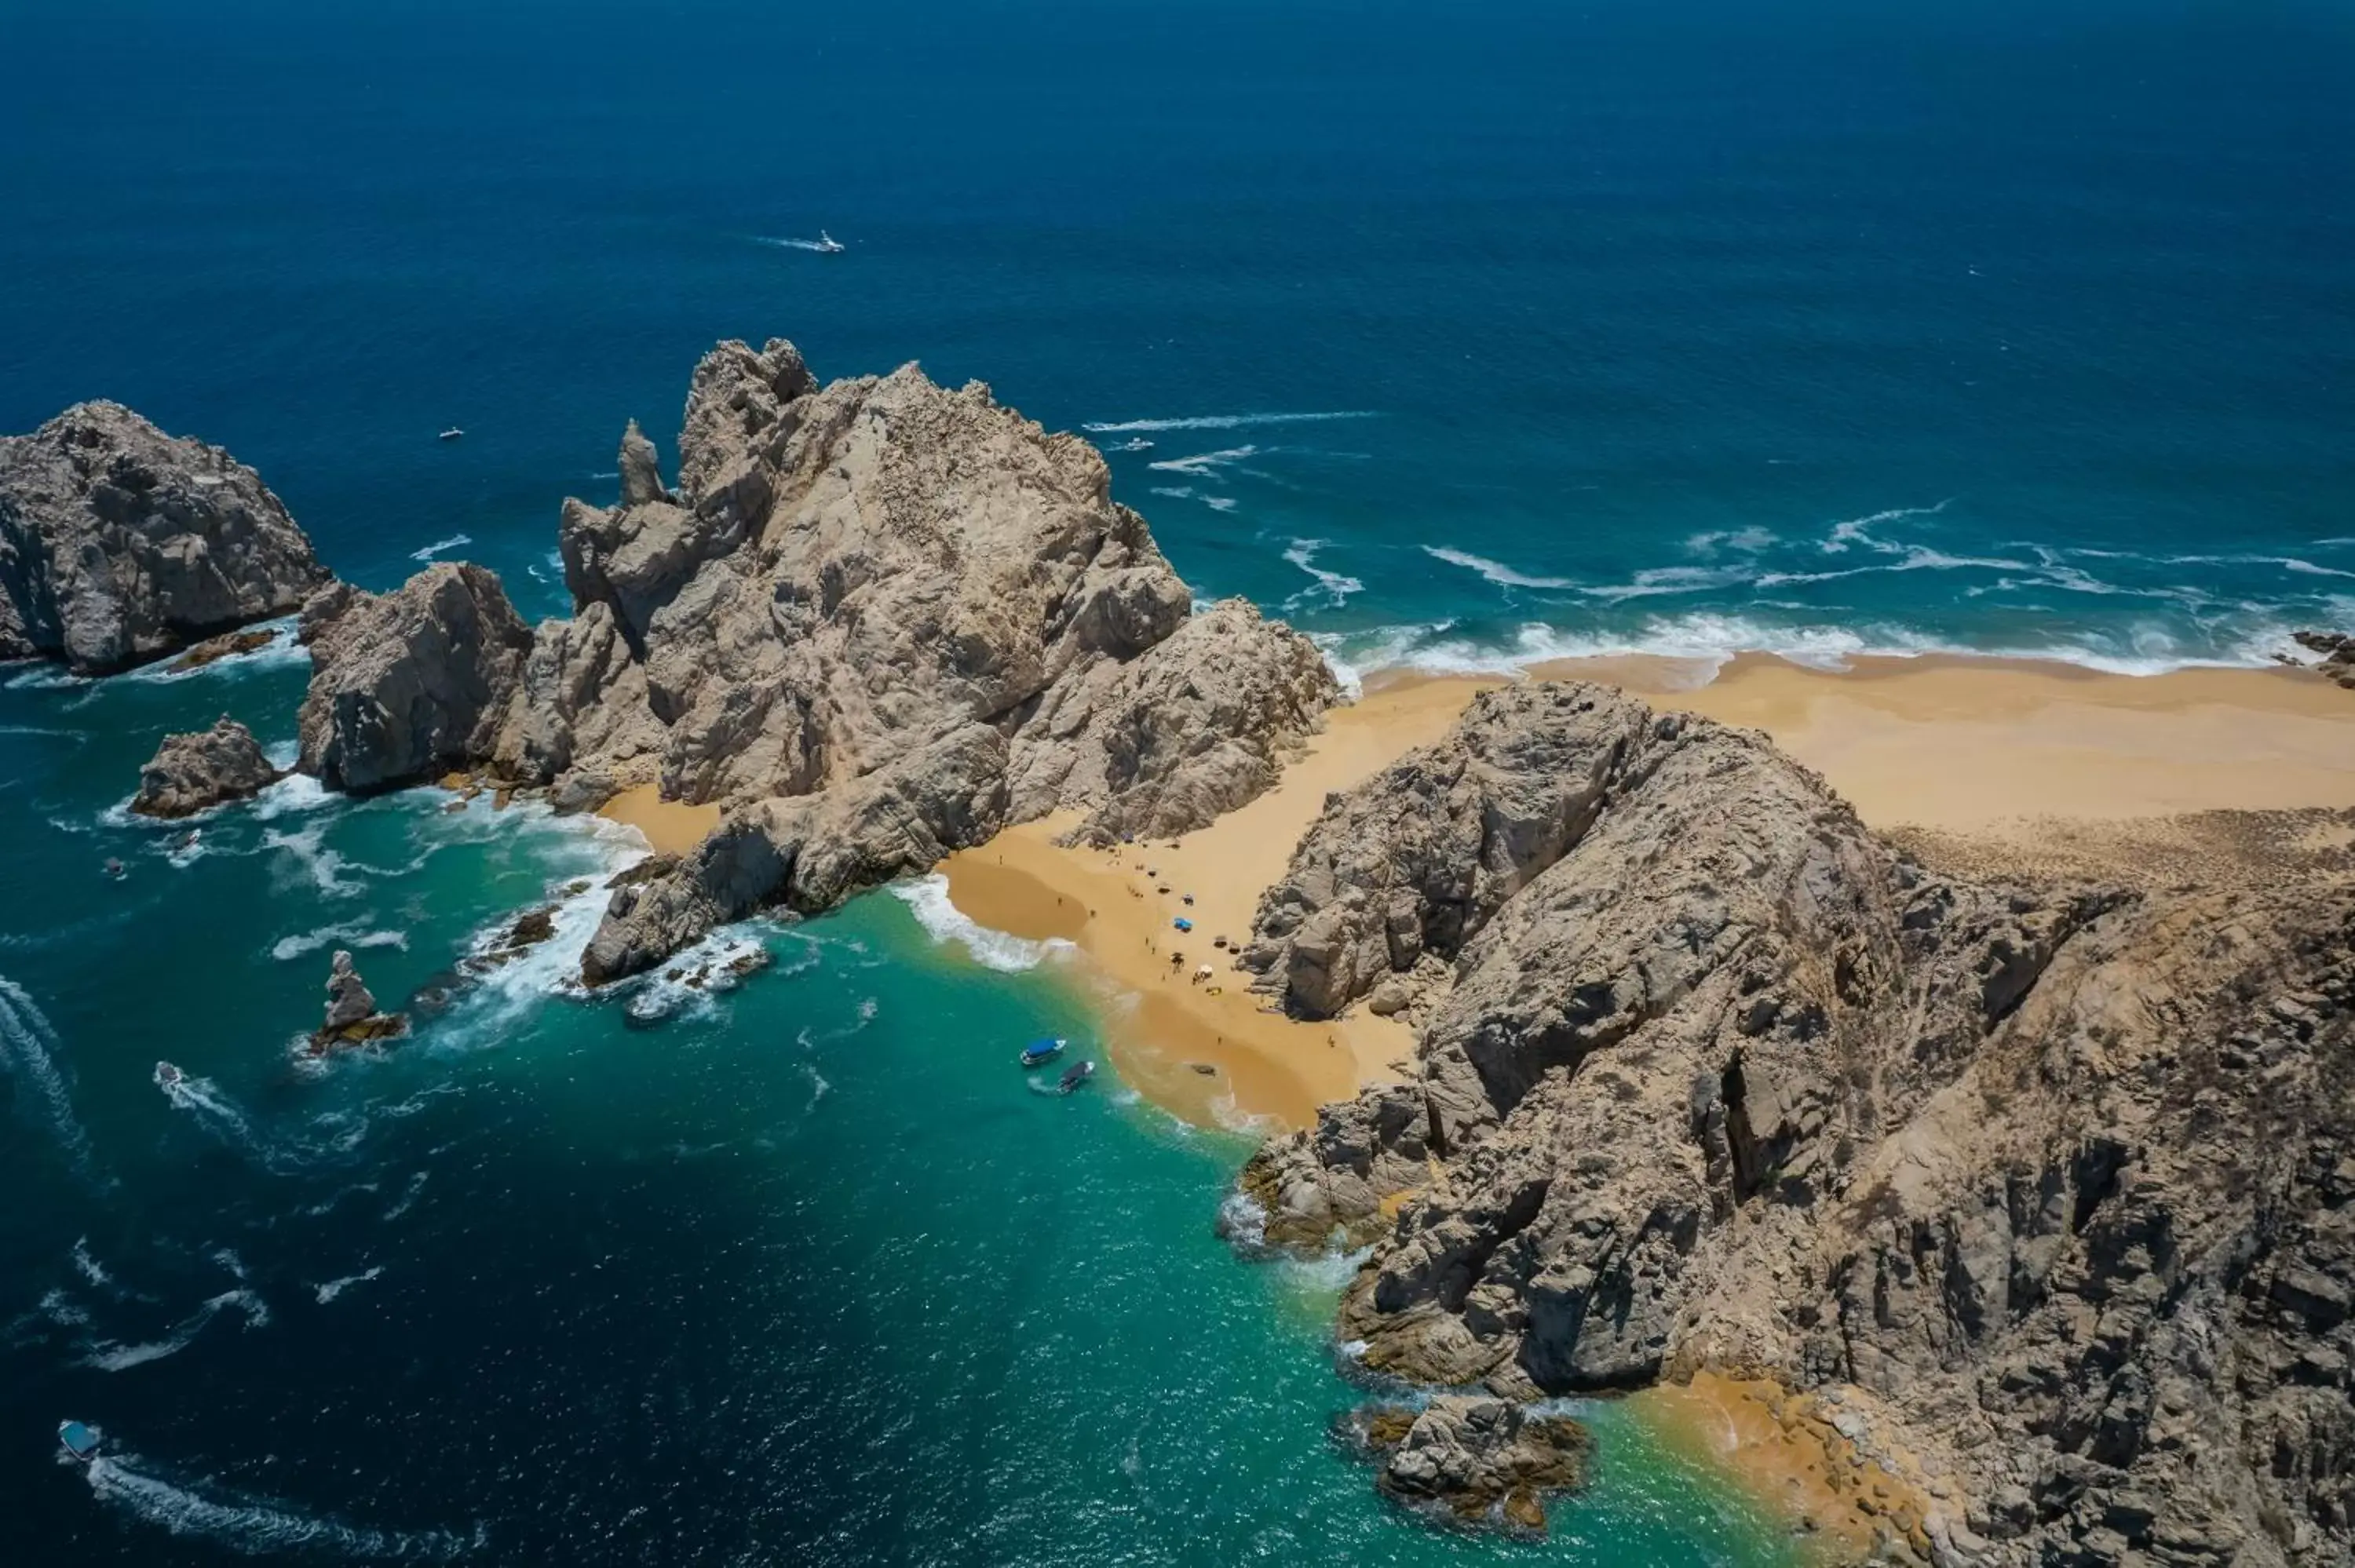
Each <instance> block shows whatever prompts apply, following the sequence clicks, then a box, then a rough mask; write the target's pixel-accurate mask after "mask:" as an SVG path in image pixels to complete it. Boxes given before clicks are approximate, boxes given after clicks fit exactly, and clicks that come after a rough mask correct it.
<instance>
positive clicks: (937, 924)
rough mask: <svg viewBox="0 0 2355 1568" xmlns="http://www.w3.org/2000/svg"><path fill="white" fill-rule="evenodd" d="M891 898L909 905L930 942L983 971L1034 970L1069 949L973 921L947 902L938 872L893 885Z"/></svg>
mask: <svg viewBox="0 0 2355 1568" xmlns="http://www.w3.org/2000/svg"><path fill="white" fill-rule="evenodd" d="M891 895H892V896H893V897H895V898H897V899H899V900H900V903H902V904H905V905H906V906H908V908H909V909H910V910H911V912H912V913H913V914H914V915H915V916H916V923H917V924H918V925H920V926H922V927H923V928H924V929H925V931H926V932H928V933H930V935H931V936H932V940H934V941H936V942H942V943H948V942H954V943H955V944H957V945H958V946H959V947H962V948H964V950H965V951H966V952H967V953H970V954H971V955H972V956H973V960H974V962H975V963H977V964H979V965H981V966H982V967H983V968H985V969H998V970H1001V971H1003V972H1006V973H1008V974H1012V973H1016V972H1018V971H1020V970H1022V969H1036V968H1038V967H1039V963H1040V962H1041V961H1042V960H1044V959H1046V957H1047V956H1048V955H1049V954H1050V953H1055V952H1066V951H1069V950H1070V948H1071V943H1069V942H1067V941H1065V940H1063V939H1062V938H1060V937H1053V938H1049V939H1047V940H1046V941H1043V942H1033V941H1028V940H1026V939H1025V938H1020V937H1015V936H1009V935H1007V933H1006V932H1004V931H993V930H991V929H990V928H989V927H986V926H984V925H981V924H979V923H977V922H975V920H974V919H973V918H972V917H971V916H967V915H966V914H965V913H964V911H963V910H961V909H959V908H958V907H957V906H955V905H954V903H952V902H950V900H949V879H948V878H947V877H945V876H943V875H942V874H939V873H938V872H934V873H932V874H930V875H928V876H919V877H913V878H911V879H909V880H906V881H903V882H895V883H893V884H892V885H891Z"/></svg>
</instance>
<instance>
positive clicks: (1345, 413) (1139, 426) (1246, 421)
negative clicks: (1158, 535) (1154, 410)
mask: <svg viewBox="0 0 2355 1568" xmlns="http://www.w3.org/2000/svg"><path fill="white" fill-rule="evenodd" d="M1379 418H1381V415H1380V413H1378V412H1377V411H1376V410H1374V409H1371V408H1336V409H1332V410H1330V411H1327V412H1323V413H1311V414H1198V415H1194V416H1192V417H1191V418H1177V419H1099V420H1093V421H1091V422H1090V423H1087V424H1084V425H1082V426H1081V427H1080V429H1083V430H1085V431H1087V432H1088V433H1089V434H1091V435H1097V436H1126V435H1136V434H1139V433H1141V432H1144V431H1146V430H1240V429H1245V428H1247V427H1249V426H1252V425H1315V424H1322V423H1324V422H1325V421H1327V420H1328V419H1379ZM1153 466H1154V467H1156V468H1159V467H1160V466H1161V465H1160V464H1159V463H1156V464H1154V465H1153Z"/></svg>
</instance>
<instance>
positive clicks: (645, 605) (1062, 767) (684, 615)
mask: <svg viewBox="0 0 2355 1568" xmlns="http://www.w3.org/2000/svg"><path fill="white" fill-rule="evenodd" d="M620 469H621V476H622V483H621V498H620V500H619V502H618V503H617V504H615V505H613V506H612V507H596V506H591V505H589V504H587V503H583V502H580V501H567V502H566V503H565V504H564V507H563V512H562V515H561V517H560V520H559V546H560V549H561V553H562V557H563V561H564V569H565V580H566V583H567V585H568V587H569V588H570V593H571V595H572V598H573V601H574V613H573V614H572V616H571V617H570V619H567V620H551V621H549V622H546V623H544V624H543V625H541V626H540V627H538V629H537V630H534V631H531V632H530V633H528V634H527V635H518V633H519V630H520V629H519V628H517V627H515V626H512V625H510V624H509V622H510V620H511V619H512V612H511V611H506V609H505V606H506V600H505V596H504V595H503V594H498V593H497V591H496V579H495V578H491V577H490V576H489V574H487V573H483V572H479V571H478V570H477V569H476V568H472V567H468V568H464V573H465V574H470V575H464V576H463V577H460V576H453V574H457V573H459V572H460V568H455V567H436V568H432V569H430V570H429V571H427V572H426V573H423V574H421V575H420V577H418V578H416V579H413V580H412V581H411V582H410V583H409V584H408V585H406V586H405V587H403V588H401V589H400V590H398V591H397V592H396V593H394V594H391V595H388V596H385V597H384V598H383V599H366V598H365V596H362V597H358V598H355V597H353V596H350V595H348V594H347V593H343V592H338V593H336V594H333V595H330V596H329V597H328V598H327V599H324V600H323V601H322V602H321V603H320V604H319V605H317V606H316V607H314V609H312V610H308V611H306V612H305V615H304V624H305V636H306V637H307V638H309V639H310V641H311V642H312V648H313V652H314V657H315V658H316V659H317V661H318V669H317V673H316V674H315V676H314V680H313V683H312V688H311V692H310V695H309V698H308V699H307V700H306V702H305V703H304V722H303V758H304V761H303V766H304V768H307V769H310V770H312V771H314V772H317V773H318V774H320V776H321V777H322V778H323V779H326V780H327V781H329V782H330V783H335V784H337V785H339V786H341V787H345V788H352V789H365V788H373V787H377V786H378V785H381V784H386V783H393V782H400V781H403V780H407V779H415V778H419V777H422V776H426V775H428V774H431V773H433V772H437V771H441V770H443V769H447V768H454V767H481V768H486V769H488V770H490V771H491V772H493V773H495V774H496V775H497V776H499V777H500V778H502V779H505V780H506V781H509V782H511V783H514V784H517V785H518V786H522V787H546V788H549V789H550V790H551V792H552V794H553V796H554V797H555V798H556V799H558V800H561V801H564V802H566V803H570V804H594V803H595V802H596V801H597V800H599V799H601V798H602V796H604V795H606V794H610V793H612V792H613V791H614V790H616V789H623V788H625V787H629V786H633V785H640V784H646V783H654V782H659V784H660V785H661V787H662V790H663V793H664V794H665V795H666V796H667V797H669V798H672V799H677V800H687V801H692V802H697V803H706V802H716V803H719V804H720V805H722V806H723V807H725V808H726V810H727V816H726V820H725V825H724V826H723V828H722V829H721V831H720V832H718V833H716V834H714V835H713V837H712V839H711V840H710V841H709V842H708V843H706V844H705V845H704V847H703V848H702V850H701V851H700V852H699V853H697V854H695V855H693V856H690V857H687V859H685V860H683V861H680V862H677V863H672V864H669V865H667V866H666V868H664V869H663V871H662V873H661V874H658V875H655V876H651V877H649V878H647V879H645V880H642V881H640V882H638V883H636V884H634V885H632V886H630V887H627V888H624V889H622V890H621V891H619V892H617V894H616V895H615V897H614V901H613V908H612V910H611V912H610V913H609V915H608V916H607V918H606V920H605V923H604V926H603V928H602V929H601V930H600V931H599V932H598V934H597V936H596V938H595V940H594V941H593V943H592V944H591V948H590V950H589V956H588V959H587V962H586V964H585V966H584V967H585V971H586V973H587V975H588V977H589V978H590V979H591V981H592V982H595V981H599V980H607V979H612V978H615V977H618V976H621V975H625V974H629V973H632V972H634V971H636V970H638V969H644V968H645V967H647V966H649V965H651V964H653V963H655V962H656V961H658V960H659V959H661V958H663V957H664V956H666V954H668V953H670V952H673V951H675V950H677V948H679V947H680V946H682V945H683V944H685V943H687V942H690V941H693V940H695V939H696V938H698V937H700V936H701V935H702V934H703V933H704V932H706V931H708V930H709V929H710V928H711V927H712V926H713V925H714V924H716V923H718V922H720V921H724V920H728V919H733V918H736V917H738V916H742V915H744V914H746V913H749V912H750V911H751V910H752V909H755V908H759V907H762V906H773V905H784V906H790V907H794V908H802V909H815V908H823V907H826V906H830V905H832V904H834V903H836V902H837V901H838V900H840V899H841V898H842V897H844V896H845V895H847V894H849V893H851V892H854V891H856V890H857V889H858V888H860V887H863V886H867V885H871V884H873V883H876V882H879V881H882V880H885V879H887V878H889V877H890V876H893V875H896V874H900V872H903V871H907V870H911V869H918V868H922V867H924V866H928V865H930V864H932V863H933V862H934V861H936V860H938V859H939V858H940V857H941V856H942V855H943V854H945V853H948V852H949V851H950V850H953V849H956V848H960V847H964V846H966V845H970V844H974V843H977V842H981V841H983V840H984V839H986V838H988V837H989V836H990V835H991V834H993V833H995V832H997V831H998V830H999V829H1000V828H1002V827H1005V826H1006V825H1007V824H1009V823H1011V822H1017V821H1027V820H1028V819H1031V818H1035V817H1039V816H1042V815H1045V814H1047V813H1050V812H1052V811H1056V810H1076V811H1079V812H1082V813H1083V818H1082V822H1081V824H1080V826H1079V827H1078V829H1077V830H1076V831H1077V832H1080V833H1081V834H1082V835H1083V836H1085V837H1087V838H1089V839H1092V840H1094V841H1097V842H1105V841H1110V840H1114V839H1117V838H1119V837H1120V836H1122V835H1124V834H1128V833H1153V834H1160V833H1170V832H1182V831H1184V830H1186V829H1188V828H1191V827H1196V826H1199V825H1201V824H1202V823H1205V822H1207V821H1209V820H1210V819H1211V818H1212V817H1214V816H1216V815H1217V814H1218V813H1220V811H1223V810H1228V809H1230V808H1231V807H1233V806H1236V805H1239V804H1241V802H1242V801H1244V800H1249V799H1251V798H1252V796H1253V795H1256V794H1257V793H1259V792H1260V791H1261V790H1263V789H1265V788H1266V787H1267V786H1268V785H1269V784H1271V783H1273V781H1274V779H1275V776H1276V773H1277V771H1278V769H1279V768H1280V766H1281V761H1282V759H1283V758H1284V756H1285V755H1286V754H1287V753H1288V752H1289V751H1291V750H1292V749H1294V748H1295V747H1297V746H1298V745H1299V744H1300V742H1301V741H1302V740H1304V739H1305V736H1307V735H1308V734H1309V733H1310V732H1311V731H1312V730H1313V729H1314V728H1315V727H1316V725H1317V724H1318V723H1319V722H1320V715H1322V713H1323V711H1324V709H1325V708H1326V707H1327V706H1328V705H1330V704H1331V703H1332V702H1334V701H1335V700H1336V699H1337V695H1338V691H1337V686H1336V684H1335V682H1334V680H1333V678H1332V676H1331V674H1330V673H1329V672H1328V671H1327V669H1326V667H1325V664H1324V662H1323V661H1322V659H1321V658H1320V657H1319V656H1318V655H1317V653H1316V650H1315V649H1314V648H1313V647H1312V646H1311V645H1310V644H1309V643H1308V642H1307V641H1305V639H1303V638H1301V637H1299V636H1298V635H1296V634H1295V633H1294V632H1293V631H1291V630H1289V629H1288V628H1286V627H1284V626H1283V625H1281V624H1280V623H1277V622H1273V621H1268V620H1263V619H1262V618H1261V617H1260V615H1259V613H1258V612H1257V611H1256V610H1255V609H1252V607H1251V606H1250V605H1248V604H1246V603H1243V602H1241V601H1240V600H1236V601H1230V602H1227V603H1223V604H1220V605H1216V606H1213V607H1210V608H1209V609H1208V610H1206V611H1202V612H1200V613H1197V609H1196V607H1195V605H1194V603H1193V600H1192V596H1191V595H1190V594H1189V593H1188V590H1187V588H1186V586H1185V584H1184V583H1183V582H1181V581H1180V580H1179V579H1178V577H1177V574H1176V573H1175V572H1174V571H1172V570H1171V569H1170V567H1169V564H1168V562H1167V560H1165V559H1164V558H1163V557H1162V555H1161V552H1160V551H1159V549H1158V548H1156V546H1155V545H1154V542H1153V538H1152V535H1151V534H1150V532H1149V531H1148V530H1147V529H1146V525H1145V522H1144V519H1142V518H1141V517H1139V516H1138V515H1137V514H1135V513H1134V512H1132V511H1130V510H1129V509H1128V508H1126V507H1124V506H1122V505H1120V504H1118V503H1115V502H1114V501H1113V500H1112V498H1111V494H1110V473H1109V471H1108V470H1107V469H1106V467H1105V465H1104V461H1103V457H1102V456H1101V455H1100V454H1099V453H1098V452H1097V451H1096V450H1095V449H1094V448H1092V447H1091V446H1090V445H1088V443H1087V442H1085V441H1084V440H1080V439H1079V438H1077V437H1075V436H1071V435H1060V434H1050V433H1048V432H1047V431H1045V430H1043V429H1040V428H1039V426H1038V425H1036V424H1034V423H1032V422H1031V421H1029V420H1028V419H1025V418H1022V417H1021V416H1020V415H1019V414H1018V413H1016V412H1014V411H1013V410H1012V409H1009V408H1002V407H1000V406H999V405H998V404H997V403H996V401H995V400H994V399H993V398H992V397H990V395H989V392H988V389H987V388H986V387H982V386H980V385H978V384H975V385H971V386H967V387H963V388H960V389H957V390H954V391H952V390H949V389H947V388H944V387H939V386H936V385H934V384H933V383H932V381H930V380H929V379H927V378H926V377H925V376H923V374H922V372H921V371H919V370H917V369H916V368H915V367H914V366H908V367H906V368H903V369H901V370H899V371H897V372H895V373H893V374H892V375H890V376H881V377H872V376H869V377H861V378H858V379H853V380H846V381H839V382H836V383H835V384H833V385H832V386H829V387H819V386H818V385H817V383H816V379H815V377H814V376H812V375H811V374H810V372H809V370H808V368H807V367H806V366H805V365H804V364H803V362H802V358H801V355H799V354H798V353H796V352H795V351H794V347H793V345H792V344H787V343H783V342H781V341H776V342H772V343H770V344H768V345H767V346H766V347H764V348H762V349H761V350H758V351H755V350H753V349H752V348H751V347H749V346H748V345H746V344H741V343H727V344H720V345H719V347H718V348H716V349H714V350H713V351H712V352H711V353H710V354H709V355H706V356H705V358H704V360H703V362H702V363H701V364H700V365H699V366H698V367H697V369H696V372H695V375H694V378H693V380H692V382H691V384H690V386H689V388H688V394H687V409H686V415H685V418H684V420H683V424H682V429H681V431H680V435H679V445H678V467H677V483H676V485H666V483H665V482H664V481H663V476H662V473H661V471H660V465H659V461H658V457H657V454H656V452H655V448H654V446H653V443H652V442H651V441H649V440H647V439H646V438H645V435H644V433H643V432H641V431H640V430H639V429H638V428H637V426H636V425H635V424H634V423H633V424H632V425H631V426H630V428H629V429H628V430H627V431H626V432H625V433H624V435H623V442H622V450H621V462H620Z"/></svg>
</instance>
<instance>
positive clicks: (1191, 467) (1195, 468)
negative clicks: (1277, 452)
mask: <svg viewBox="0 0 2355 1568" xmlns="http://www.w3.org/2000/svg"><path fill="white" fill-rule="evenodd" d="M1258 455H1259V449H1258V448H1257V447H1254V446H1240V447H1224V448H1221V449H1220V450H1218V451H1214V452H1196V453H1195V454H1194V455H1193V456H1191V457H1174V458H1163V459H1162V460H1161V461H1159V462H1155V463H1147V464H1146V467H1148V468H1153V469H1157V470H1159V471H1161V472H1163V473H1182V474H1184V475H1186V476H1187V477H1188V478H1189V479H1215V478H1217V477H1218V474H1219V471H1220V469H1222V468H1225V467H1227V466H1229V465H1230V464H1232V463H1239V462H1241V461H1243V460H1244V459H1245V458H1250V457H1257V456H1258Z"/></svg>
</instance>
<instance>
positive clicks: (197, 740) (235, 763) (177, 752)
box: [131, 714, 280, 818]
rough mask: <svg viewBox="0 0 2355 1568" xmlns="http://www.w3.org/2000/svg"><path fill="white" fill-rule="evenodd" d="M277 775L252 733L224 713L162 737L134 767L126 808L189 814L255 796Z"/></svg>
mask: <svg viewBox="0 0 2355 1568" xmlns="http://www.w3.org/2000/svg"><path fill="white" fill-rule="evenodd" d="M279 777H280V775H279V772H278V769H276V768H272V766H271V765H270V758H268V757H266V756H264V755H263V754H262V750H261V742H259V741H257V740H255V739H254V738H253V732H252V731H251V730H250V729H248V728H246V727H245V726H243V725H241V724H240V723H238V722H237V721H236V720H235V719H232V718H230V717H229V715H227V714H223V715H221V716H220V718H219V719H218V721H217V722H215V724H214V725H213V726H212V728H210V729H204V730H197V731H196V732H195V733H193V734H188V735H167V736H165V737H164V742H163V744H162V745H161V746H159V747H156V748H155V758H154V760H152V761H150V762H149V763H148V764H147V766H146V767H144V768H141V769H140V770H139V793H138V794H137V795H135V796H133V798H132V801H131V810H133V811H134V812H136V813H137V814H138V815H140V816H143V817H163V818H172V817H192V816H194V815H196V814H197V812H198V811H203V810H210V809H211V808H213V807H215V806H218V805H221V804H224V803H225V802H227V801H230V800H244V799H246V798H247V797H248V796H250V795H256V794H259V793H261V791H262V790H263V789H268V788H269V787H270V786H271V785H272V784H274V783H276V782H277V781H278V779H279Z"/></svg>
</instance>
